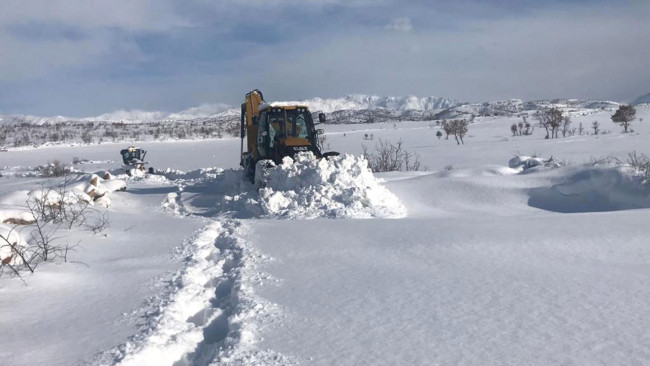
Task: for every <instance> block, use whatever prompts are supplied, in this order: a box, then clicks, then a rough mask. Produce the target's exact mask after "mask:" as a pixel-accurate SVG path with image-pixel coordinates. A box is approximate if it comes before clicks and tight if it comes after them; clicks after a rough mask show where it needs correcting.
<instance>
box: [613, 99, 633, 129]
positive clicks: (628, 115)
mask: <svg viewBox="0 0 650 366" xmlns="http://www.w3.org/2000/svg"><path fill="white" fill-rule="evenodd" d="M635 118H636V109H635V108H634V107H632V106H631V105H622V106H620V107H618V110H617V111H616V112H615V113H614V114H613V115H612V122H614V123H617V124H619V125H621V126H623V129H624V131H623V132H624V133H627V129H628V127H629V126H630V123H632V121H634V119H635Z"/></svg>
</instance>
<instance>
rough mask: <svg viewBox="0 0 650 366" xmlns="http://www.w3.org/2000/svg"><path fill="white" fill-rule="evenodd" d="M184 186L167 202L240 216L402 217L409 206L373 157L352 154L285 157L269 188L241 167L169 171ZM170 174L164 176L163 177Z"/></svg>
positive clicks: (198, 210) (165, 204)
mask: <svg viewBox="0 0 650 366" xmlns="http://www.w3.org/2000/svg"><path fill="white" fill-rule="evenodd" d="M168 176H169V178H170V179H174V180H173V181H170V182H173V183H174V184H178V186H179V191H178V192H177V193H170V195H169V196H168V197H167V199H166V200H165V202H163V207H164V208H165V209H167V210H169V209H171V210H172V211H174V212H175V213H181V212H180V209H177V208H180V207H181V206H182V208H183V209H182V211H183V212H182V214H183V215H185V214H196V215H201V216H215V215H223V214H227V215H230V216H232V217H237V218H252V217H266V218H282V219H300V218H317V217H327V218H344V217H348V218H371V217H384V218H398V217H403V216H405V215H406V209H405V208H404V206H403V205H402V203H401V202H400V201H399V199H397V197H396V196H395V195H393V194H392V193H391V192H389V191H388V190H387V189H386V188H384V187H383V186H382V185H381V184H380V182H379V181H378V180H377V179H376V178H375V176H374V175H373V174H372V172H371V171H370V169H368V162H367V161H366V160H365V159H364V158H362V157H355V156H352V155H345V156H338V157H332V158H330V159H329V160H326V159H320V160H317V159H315V158H314V157H313V155H311V154H305V155H299V156H297V157H296V159H295V160H293V159H291V158H286V159H285V160H284V161H283V163H282V164H280V165H278V166H276V167H273V168H269V169H268V170H267V181H266V186H265V187H264V188H258V187H257V186H255V185H253V184H251V183H249V182H248V180H247V179H245V178H244V175H243V171H242V170H241V169H227V170H220V169H205V170H200V171H191V172H186V173H184V172H173V174H172V173H169V174H168ZM163 179H165V178H163Z"/></svg>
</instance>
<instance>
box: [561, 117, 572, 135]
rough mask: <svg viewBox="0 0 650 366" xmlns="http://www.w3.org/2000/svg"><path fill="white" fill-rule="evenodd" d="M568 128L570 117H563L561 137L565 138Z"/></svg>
mask: <svg viewBox="0 0 650 366" xmlns="http://www.w3.org/2000/svg"><path fill="white" fill-rule="evenodd" d="M570 126H571V116H564V118H562V137H566V134H567V132H569V127H570Z"/></svg>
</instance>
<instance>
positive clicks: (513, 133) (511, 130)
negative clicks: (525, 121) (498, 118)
mask: <svg viewBox="0 0 650 366" xmlns="http://www.w3.org/2000/svg"><path fill="white" fill-rule="evenodd" d="M510 132H512V136H517V124H516V123H513V124H512V126H510Z"/></svg>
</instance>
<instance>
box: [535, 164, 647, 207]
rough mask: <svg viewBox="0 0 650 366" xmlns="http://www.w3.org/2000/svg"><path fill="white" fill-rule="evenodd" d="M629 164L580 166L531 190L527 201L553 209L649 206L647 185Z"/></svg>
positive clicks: (536, 205)
mask: <svg viewBox="0 0 650 366" xmlns="http://www.w3.org/2000/svg"><path fill="white" fill-rule="evenodd" d="M643 180H644V178H643V177H641V176H639V175H638V174H636V173H635V171H634V169H633V168H630V167H609V168H604V167H592V168H580V169H579V170H578V171H577V172H574V174H572V175H570V176H568V177H567V178H566V180H565V182H563V183H560V184H556V185H554V186H552V187H541V188H534V189H531V190H530V193H529V195H530V199H529V201H528V204H529V205H530V206H533V207H537V208H541V209H544V210H548V211H554V212H565V213H575V212H603V211H619V210H630V209H639V208H650V186H649V185H648V184H644V183H643Z"/></svg>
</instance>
